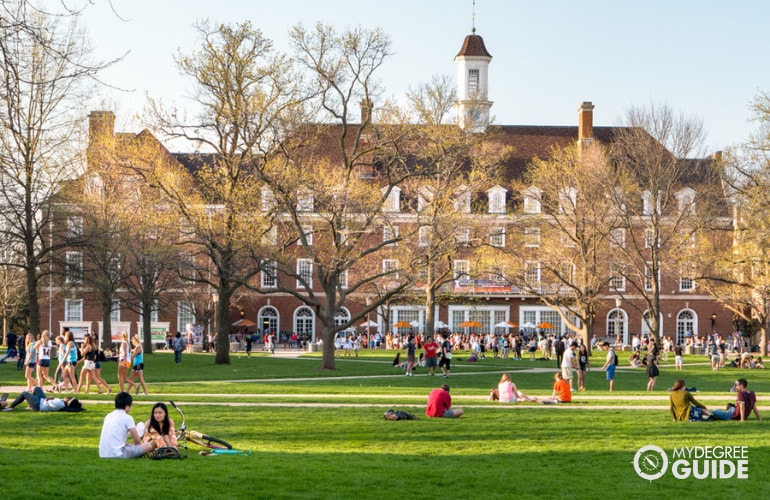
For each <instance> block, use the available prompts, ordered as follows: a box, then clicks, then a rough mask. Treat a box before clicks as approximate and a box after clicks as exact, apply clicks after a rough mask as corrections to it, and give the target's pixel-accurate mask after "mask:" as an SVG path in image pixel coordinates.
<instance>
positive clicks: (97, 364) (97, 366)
mask: <svg viewBox="0 0 770 500" xmlns="http://www.w3.org/2000/svg"><path fill="white" fill-rule="evenodd" d="M94 369H96V370H101V369H102V363H101V362H99V361H97V362H96V363H94Z"/></svg>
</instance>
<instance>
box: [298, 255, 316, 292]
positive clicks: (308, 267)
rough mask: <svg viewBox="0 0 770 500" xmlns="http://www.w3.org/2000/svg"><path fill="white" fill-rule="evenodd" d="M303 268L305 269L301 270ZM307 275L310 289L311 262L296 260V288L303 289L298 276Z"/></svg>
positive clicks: (311, 282) (311, 276)
mask: <svg viewBox="0 0 770 500" xmlns="http://www.w3.org/2000/svg"><path fill="white" fill-rule="evenodd" d="M303 267H305V268H306V269H303ZM303 274H306V275H307V282H308V286H309V287H310V288H312V287H313V261H312V260H310V259H297V276H298V277H297V288H304V285H303V284H302V281H300V279H299V276H302V275H303Z"/></svg>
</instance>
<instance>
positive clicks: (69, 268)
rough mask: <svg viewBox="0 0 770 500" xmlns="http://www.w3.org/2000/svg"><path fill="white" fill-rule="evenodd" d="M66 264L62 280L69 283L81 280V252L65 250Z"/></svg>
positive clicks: (72, 283) (76, 282)
mask: <svg viewBox="0 0 770 500" xmlns="http://www.w3.org/2000/svg"><path fill="white" fill-rule="evenodd" d="M66 259H67V264H66V269H65V274H64V281H65V283H68V284H70V285H76V284H78V283H82V282H83V254H82V253H81V252H67V254H66Z"/></svg>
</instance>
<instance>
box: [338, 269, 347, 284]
mask: <svg viewBox="0 0 770 500" xmlns="http://www.w3.org/2000/svg"><path fill="white" fill-rule="evenodd" d="M339 276H340V288H347V287H348V270H347V269H345V270H344V271H342V272H341V273H340V275H339Z"/></svg>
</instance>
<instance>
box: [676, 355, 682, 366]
mask: <svg viewBox="0 0 770 500" xmlns="http://www.w3.org/2000/svg"><path fill="white" fill-rule="evenodd" d="M674 363H675V364H677V365H681V364H682V356H674Z"/></svg>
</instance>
